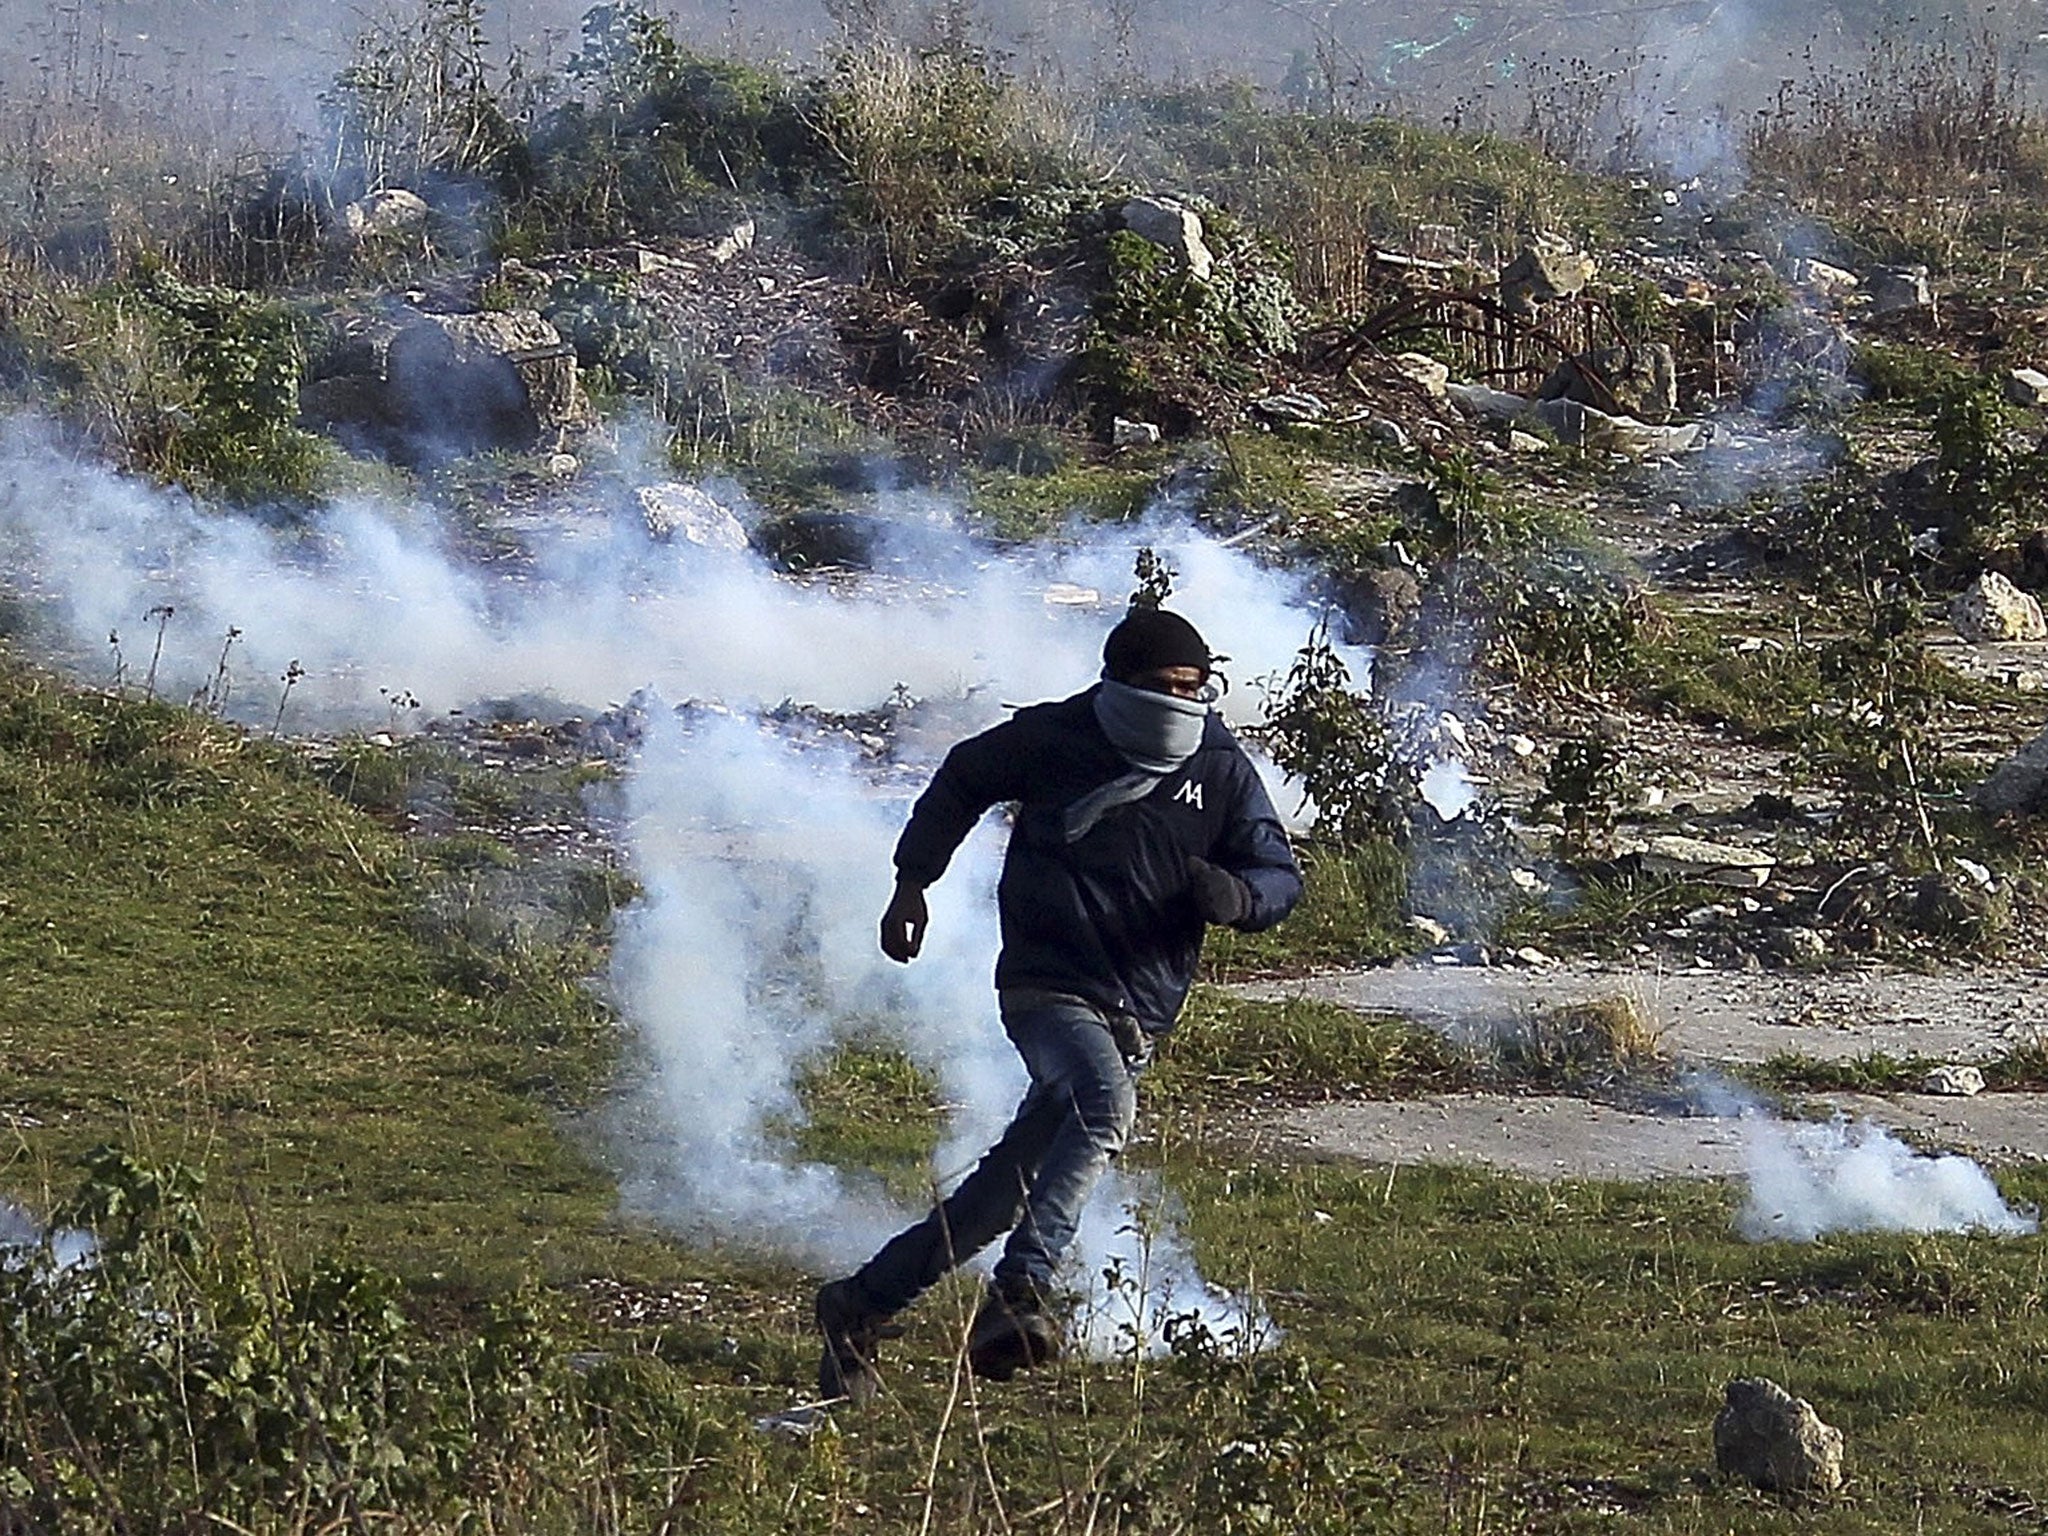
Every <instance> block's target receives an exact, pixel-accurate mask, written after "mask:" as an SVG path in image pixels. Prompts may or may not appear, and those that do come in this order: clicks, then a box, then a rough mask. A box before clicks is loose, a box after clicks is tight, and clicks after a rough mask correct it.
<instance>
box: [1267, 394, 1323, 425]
mask: <svg viewBox="0 0 2048 1536" xmlns="http://www.w3.org/2000/svg"><path fill="white" fill-rule="evenodd" d="M1251 408H1252V409H1253V410H1255V411H1257V412H1258V413H1259V414H1260V415H1261V416H1265V417H1268V418H1270V419H1272V420H1274V421H1301V422H1316V421H1321V420H1323V419H1324V418H1325V417H1327V416H1328V415H1329V414H1330V406H1329V403H1328V402H1327V401H1325V400H1324V399H1323V397H1322V396H1321V395H1315V394H1310V393H1309V392H1308V391H1307V390H1305V389H1303V390H1282V391H1280V392H1279V393H1277V394H1271V395H1267V396H1265V397H1263V398H1262V399H1258V400H1254V401H1253V402H1252V404H1251Z"/></svg>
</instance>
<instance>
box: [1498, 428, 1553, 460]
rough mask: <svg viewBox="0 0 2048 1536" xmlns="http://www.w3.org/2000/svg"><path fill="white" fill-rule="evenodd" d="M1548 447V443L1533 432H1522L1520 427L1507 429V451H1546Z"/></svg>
mask: <svg viewBox="0 0 2048 1536" xmlns="http://www.w3.org/2000/svg"><path fill="white" fill-rule="evenodd" d="M1549 449H1550V444H1548V443H1546V442H1545V441H1543V439H1542V438H1540V437H1538V436H1537V435H1536V434H1535V433H1533V432H1524V431H1523V430H1522V429H1521V428H1520V427H1511V428H1509V429H1508V452H1509V453H1525V454H1526V453H1546V452H1548V451H1549Z"/></svg>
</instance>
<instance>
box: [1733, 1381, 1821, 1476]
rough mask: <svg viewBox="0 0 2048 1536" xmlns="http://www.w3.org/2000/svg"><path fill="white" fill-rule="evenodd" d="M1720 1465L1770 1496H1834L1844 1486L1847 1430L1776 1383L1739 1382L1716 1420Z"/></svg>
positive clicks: (1734, 1385) (1734, 1384) (1735, 1384)
mask: <svg viewBox="0 0 2048 1536" xmlns="http://www.w3.org/2000/svg"><path fill="white" fill-rule="evenodd" d="M1714 1463H1715V1465H1716V1466H1718V1467H1719V1468H1720V1469H1721V1471H1722V1472H1724V1473H1726V1474H1727V1475H1728V1476H1730V1477H1739V1478H1741V1479H1743V1480H1744V1481H1745V1482H1748V1483H1751V1484H1753V1485H1754V1486H1756V1487H1758V1488H1761V1489H1763V1490H1764V1491H1765V1492H1766V1493H1804V1492H1813V1493H1832V1492H1834V1491H1835V1490H1836V1489H1837V1488H1839V1487H1841V1486H1842V1432H1841V1431H1840V1430H1839V1429H1836V1428H1835V1427H1834V1426H1833V1425H1831V1424H1824V1423H1822V1422H1821V1417H1820V1415H1819V1414H1818V1413H1815V1412H1814V1410H1813V1405H1812V1404H1811V1403H1809V1402H1807V1401H1806V1399H1805V1398H1803V1397H1794V1396H1793V1395H1792V1394H1791V1393H1789V1392H1787V1391H1786V1390H1785V1389H1784V1388H1783V1387H1781V1386H1779V1385H1778V1384H1777V1383H1776V1382H1775V1381H1767V1380H1765V1379H1763V1378H1762V1377H1754V1378H1746V1379H1745V1378H1738V1379H1737V1380H1735V1381H1731V1382H1729V1383H1728V1385H1727V1387H1726V1389H1725V1401H1724V1404H1723V1406H1722V1408H1721V1411H1720V1413H1718V1414H1717V1415H1715V1418H1714Z"/></svg>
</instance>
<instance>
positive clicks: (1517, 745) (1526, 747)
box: [1508, 736, 1536, 757]
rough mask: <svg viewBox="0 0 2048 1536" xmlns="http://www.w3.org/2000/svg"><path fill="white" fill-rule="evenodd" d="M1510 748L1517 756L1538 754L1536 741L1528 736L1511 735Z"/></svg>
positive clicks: (1509, 739)
mask: <svg viewBox="0 0 2048 1536" xmlns="http://www.w3.org/2000/svg"><path fill="white" fill-rule="evenodd" d="M1508 750H1509V751H1510V752H1512V753H1514V754H1515V756H1517V757H1534V756H1535V755H1536V743H1535V742H1534V741H1533V740H1531V739H1530V738H1529V737H1527V736H1510V737H1509V738H1508Z"/></svg>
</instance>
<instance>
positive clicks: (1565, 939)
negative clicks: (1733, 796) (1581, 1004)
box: [1499, 868, 1727, 956]
mask: <svg viewBox="0 0 2048 1536" xmlns="http://www.w3.org/2000/svg"><path fill="white" fill-rule="evenodd" d="M1726 895H1727V890H1726V888H1725V887H1715V886H1708V885H1693V884H1688V883H1687V882H1685V881H1681V880H1660V879H1658V878H1657V877H1655V876H1653V875H1636V874H1627V873H1623V872H1619V871H1616V870H1613V869H1612V868H1606V869H1603V871H1602V872H1599V873H1592V872H1588V871H1584V870H1581V871H1580V875H1579V882H1578V884H1577V886H1576V887H1575V888H1573V889H1572V890H1570V891H1569V892H1565V891H1554V892H1553V893H1552V895H1551V896H1550V897H1548V898H1547V899H1546V900H1545V901H1543V902H1540V903H1539V902H1524V903H1523V904H1521V905H1520V906H1517V907H1515V908H1514V909H1513V910H1511V911H1509V912H1507V913H1506V914H1504V915H1503V917H1502V919H1501V924H1500V930H1499V938H1500V942H1501V943H1502V944H1503V945H1504V946H1507V947H1510V948H1513V947H1517V946H1520V945H1524V944H1533V945H1535V946H1537V947H1538V948H1551V949H1562V950H1570V951H1573V952H1574V953H1579V954H1589V955H1610V956H1611V955H1619V954H1623V953H1625V952H1626V951H1627V949H1628V947H1629V945H1630V944H1632V943H1635V942H1636V941H1637V940H1639V939H1640V938H1641V937H1642V936H1643V935H1644V934H1645V933H1647V932H1649V931H1651V930H1653V929H1664V928H1670V927H1674V926H1676V925H1677V924H1678V923H1679V922H1680V921H1681V920H1682V919H1683V918H1684V916H1685V914H1686V913H1688V912H1692V911H1694V910H1696V909H1698V908H1700V907H1703V906H1707V905H1709V904H1711V903H1713V902H1716V901H1719V900H1721V899H1723V898H1724V897H1725V896H1726Z"/></svg>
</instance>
